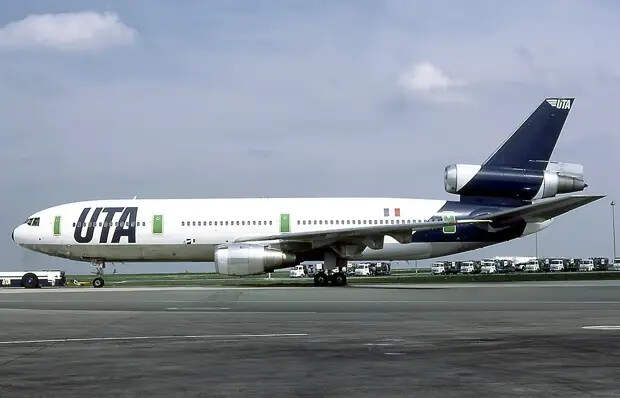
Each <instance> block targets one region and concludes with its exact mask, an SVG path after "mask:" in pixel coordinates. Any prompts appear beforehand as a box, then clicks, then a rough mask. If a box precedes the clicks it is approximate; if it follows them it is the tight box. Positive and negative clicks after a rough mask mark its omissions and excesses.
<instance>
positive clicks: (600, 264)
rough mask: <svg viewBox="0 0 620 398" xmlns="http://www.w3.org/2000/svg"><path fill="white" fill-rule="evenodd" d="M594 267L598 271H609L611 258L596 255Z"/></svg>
mask: <svg viewBox="0 0 620 398" xmlns="http://www.w3.org/2000/svg"><path fill="white" fill-rule="evenodd" d="M592 260H593V261H594V269H595V270H597V271H607V269H608V268H609V259H608V258H607V257H594V258H592Z"/></svg>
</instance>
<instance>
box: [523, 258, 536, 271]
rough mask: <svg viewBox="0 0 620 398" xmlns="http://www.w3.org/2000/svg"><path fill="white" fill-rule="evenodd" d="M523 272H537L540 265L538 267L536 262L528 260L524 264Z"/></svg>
mask: <svg viewBox="0 0 620 398" xmlns="http://www.w3.org/2000/svg"><path fill="white" fill-rule="evenodd" d="M523 270H524V271H525V272H539V271H540V265H538V260H530V261H528V262H527V264H525V267H524V269H523Z"/></svg>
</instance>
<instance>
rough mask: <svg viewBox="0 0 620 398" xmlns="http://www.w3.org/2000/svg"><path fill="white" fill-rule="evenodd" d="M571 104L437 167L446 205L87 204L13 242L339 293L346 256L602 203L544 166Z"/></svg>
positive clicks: (573, 167)
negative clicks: (195, 265) (313, 269)
mask: <svg viewBox="0 0 620 398" xmlns="http://www.w3.org/2000/svg"><path fill="white" fill-rule="evenodd" d="M573 101H574V98H547V99H545V100H543V101H542V103H541V104H540V105H539V106H538V108H537V109H536V110H535V111H534V112H533V113H532V114H531V115H530V116H529V117H528V118H527V120H526V121H525V122H524V123H523V124H522V125H521V126H520V127H519V128H518V129H517V130H516V131H515V132H514V133H513V134H512V135H511V136H510V137H509V138H508V139H507V140H506V141H505V142H504V143H503V144H502V145H501V146H500V147H499V148H498V149H497V150H496V151H495V152H494V153H493V154H492V155H491V156H490V157H489V158H488V159H487V160H486V161H485V162H484V163H482V164H481V165H469V164H453V165H450V166H447V167H446V168H445V178H444V186H445V190H446V191H447V192H448V193H451V194H457V195H459V199H458V200H456V201H454V200H425V199H407V198H381V197H368V198H361V197H358V198H238V199H135V198H134V199H126V200H90V201H84V202H75V203H68V204H62V205H59V206H54V207H50V208H48V209H45V210H42V211H39V212H36V213H35V214H33V215H31V216H30V217H28V218H27V220H26V221H25V222H24V223H23V224H21V225H19V226H18V227H17V228H15V230H14V231H13V234H12V238H13V240H14V241H15V242H16V243H17V244H18V245H20V246H22V247H24V248H26V249H30V250H34V251H37V252H41V253H45V254H48V255H51V256H57V257H63V258H67V259H73V260H79V261H87V262H90V263H91V264H92V265H93V266H94V267H95V268H96V274H97V275H96V278H94V279H93V281H92V284H93V286H95V287H102V286H104V279H103V274H104V269H105V264H106V262H138V261H176V262H180V261H196V262H214V263H215V270H216V272H218V273H220V274H225V275H239V276H243V275H252V274H261V273H265V272H271V271H273V270H275V269H278V268H286V267H290V266H294V265H297V264H300V263H302V262H304V261H324V267H323V270H324V271H323V272H319V273H317V274H316V275H315V277H314V284H315V285H316V286H327V285H330V286H343V285H346V283H347V279H346V264H347V261H348V260H381V261H390V260H419V259H427V258H433V257H440V256H446V255H450V254H455V253H460V252H464V251H468V250H473V249H478V248H481V247H485V246H489V245H493V244H497V243H501V242H506V241H509V240H511V239H516V238H520V237H523V236H526V235H529V234H532V233H535V232H538V231H540V230H542V229H544V228H547V227H548V226H549V225H550V224H551V222H552V221H553V218H554V217H557V216H559V215H561V214H564V213H566V212H568V211H570V210H572V209H575V208H578V207H580V206H583V205H586V204H588V203H590V202H592V201H595V200H598V199H600V198H602V197H603V196H587V195H561V196H558V195H560V194H567V193H571V192H578V191H583V190H584V189H585V188H586V187H587V184H586V183H585V182H584V175H583V166H581V165H578V164H570V163H558V162H552V161H550V157H551V154H552V152H553V149H554V147H555V145H556V142H557V140H558V137H559V135H560V132H561V130H562V127H563V126H564V122H565V120H566V118H567V116H568V113H569V111H570V109H571V108H572V105H573Z"/></svg>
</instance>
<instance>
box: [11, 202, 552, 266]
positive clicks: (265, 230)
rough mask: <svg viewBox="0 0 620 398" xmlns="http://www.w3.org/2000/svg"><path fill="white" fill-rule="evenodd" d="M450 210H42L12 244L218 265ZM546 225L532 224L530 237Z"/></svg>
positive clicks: (405, 254) (302, 205)
mask: <svg viewBox="0 0 620 398" xmlns="http://www.w3.org/2000/svg"><path fill="white" fill-rule="evenodd" d="M445 204H446V201H444V200H423V199H401V198H270V199H267V198H265V199H134V200H96V201H86V202H75V203H69V204H64V205H60V206H55V207H51V208H48V209H45V210H42V211H40V212H37V213H35V214H33V215H32V216H31V218H32V219H34V218H37V219H38V220H37V222H36V224H38V225H28V224H22V225H20V226H19V227H17V228H16V229H15V231H14V233H13V238H14V240H15V241H16V242H17V243H18V244H20V245H21V246H24V247H26V248H29V249H32V250H36V251H39V252H43V253H46V254H49V255H54V256H59V257H65V258H71V259H76V260H84V261H94V260H105V261H213V257H214V250H215V248H216V247H217V246H219V245H225V244H227V243H232V242H234V241H235V239H239V238H248V237H249V238H251V237H253V236H265V235H270V234H279V233H286V232H306V231H318V230H331V229H341V228H357V227H359V228H364V227H368V226H369V225H385V224H400V223H411V222H422V221H425V220H429V219H430V218H431V217H433V216H435V215H437V213H438V212H439V211H440V209H441V208H442V207H443V206H444V205H445ZM443 214H445V212H444V213H443ZM548 224H549V223H548V222H545V223H539V225H534V226H531V225H530V224H528V228H526V232H527V233H532V232H535V231H536V230H540V229H542V228H544V227H546V226H547V225H548ZM271 243H272V244H273V242H271ZM492 243H497V242H456V241H454V242H435V243H432V242H413V243H408V244H400V243H398V242H397V241H396V240H394V239H393V238H391V237H389V236H386V237H385V238H384V246H383V248H382V249H378V250H373V249H370V248H366V249H365V250H363V252H362V253H361V254H359V255H356V256H353V257H351V258H350V259H352V260H414V259H421V258H429V257H436V256H440V255H446V254H452V253H457V252H460V251H465V250H471V249H475V248H478V247H482V246H486V245H488V244H492ZM275 244H276V245H277V242H276V243H275Z"/></svg>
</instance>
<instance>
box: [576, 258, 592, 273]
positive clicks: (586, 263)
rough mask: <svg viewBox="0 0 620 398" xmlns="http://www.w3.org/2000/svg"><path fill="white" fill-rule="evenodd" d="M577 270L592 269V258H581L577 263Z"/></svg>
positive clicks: (587, 270) (586, 270)
mask: <svg viewBox="0 0 620 398" xmlns="http://www.w3.org/2000/svg"><path fill="white" fill-rule="evenodd" d="M579 271H582V272H589V271H594V260H592V259H591V258H584V259H583V260H581V262H580V263H579Z"/></svg>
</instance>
